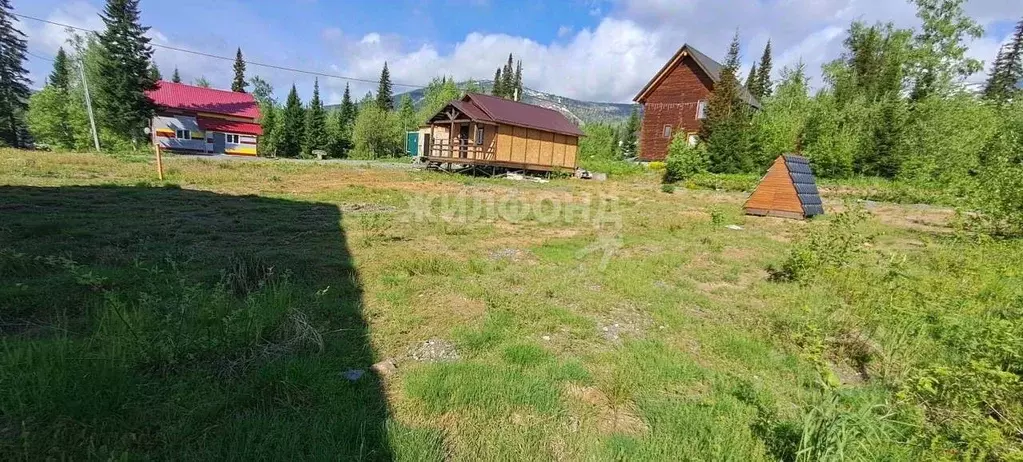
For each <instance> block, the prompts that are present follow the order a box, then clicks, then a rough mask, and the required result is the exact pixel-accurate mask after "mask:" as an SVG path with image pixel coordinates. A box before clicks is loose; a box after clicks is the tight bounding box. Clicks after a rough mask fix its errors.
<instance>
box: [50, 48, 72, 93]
mask: <svg viewBox="0 0 1023 462" xmlns="http://www.w3.org/2000/svg"><path fill="white" fill-rule="evenodd" d="M70 73H71V66H70V63H69V62H68V59H67V53H66V52H65V51H64V47H60V49H58V50H57V56H56V57H55V58H54V59H53V72H50V77H49V78H48V79H46V82H47V84H49V85H52V86H53V87H54V88H57V89H60V90H62V91H65V92H66V91H67V90H68V87H69V86H70V84H71V76H70Z"/></svg>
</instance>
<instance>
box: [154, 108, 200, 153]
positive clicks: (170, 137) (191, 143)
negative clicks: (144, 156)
mask: <svg viewBox="0 0 1023 462" xmlns="http://www.w3.org/2000/svg"><path fill="white" fill-rule="evenodd" d="M180 130H188V132H189V138H188V139H184V138H178V137H177V135H178V132H179V131H180ZM153 133H154V140H155V143H156V144H157V145H158V146H160V147H161V148H164V149H179V150H187V151H197V152H206V150H207V146H206V134H205V133H204V132H203V131H202V130H200V129H199V124H198V123H197V122H196V121H195V117H190V116H185V115H175V116H155V117H153Z"/></svg>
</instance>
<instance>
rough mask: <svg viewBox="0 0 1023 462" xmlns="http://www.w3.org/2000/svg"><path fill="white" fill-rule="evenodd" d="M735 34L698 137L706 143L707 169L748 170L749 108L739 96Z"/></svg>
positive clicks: (737, 38)
mask: <svg viewBox="0 0 1023 462" xmlns="http://www.w3.org/2000/svg"><path fill="white" fill-rule="evenodd" d="M738 71H739V34H738V32H736V34H735V37H734V38H733V39H732V43H731V45H730V46H729V47H728V56H727V58H726V59H725V64H724V67H723V68H722V69H721V75H720V78H719V79H718V81H717V83H715V84H714V91H713V92H712V93H711V97H710V101H709V102H708V104H707V118H706V119H705V120H704V121H703V128H702V131H701V138H702V139H703V140H705V141H706V142H707V154H708V157H709V158H710V170H711V171H713V172H716V173H738V172H743V171H748V170H751V169H752V165H751V164H752V161H751V159H750V158H749V157H750V127H749V125H750V112H751V111H750V108H749V106H748V105H747V103H746V102H745V101H743V100H742V97H741V96H740V87H739V85H740V84H739V80H738V78H736V74H737V72H738Z"/></svg>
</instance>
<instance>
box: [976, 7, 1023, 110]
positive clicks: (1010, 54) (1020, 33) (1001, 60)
mask: <svg viewBox="0 0 1023 462" xmlns="http://www.w3.org/2000/svg"><path fill="white" fill-rule="evenodd" d="M1021 81H1023V20H1020V22H1019V24H1017V25H1016V31H1015V32H1014V33H1013V36H1012V39H1011V40H1010V41H1009V43H1007V44H1005V46H1004V47H1002V48H1001V49H1000V50H999V51H998V58H997V59H995V65H994V68H993V69H992V71H991V76H990V77H989V78H988V81H987V84H986V85H985V87H984V97H985V98H987V99H989V100H992V101H997V102H1005V101H1008V100H1010V99H1013V98H1016V97H1018V95H1019V94H1020V93H1023V91H1021V90H1020V89H1019V85H1020V82H1021Z"/></svg>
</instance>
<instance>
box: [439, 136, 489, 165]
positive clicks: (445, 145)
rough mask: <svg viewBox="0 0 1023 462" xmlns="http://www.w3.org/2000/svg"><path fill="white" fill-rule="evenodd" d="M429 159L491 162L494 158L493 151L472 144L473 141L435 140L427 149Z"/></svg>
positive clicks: (483, 146)
mask: <svg viewBox="0 0 1023 462" xmlns="http://www.w3.org/2000/svg"><path fill="white" fill-rule="evenodd" d="M426 152H427V157H430V158H440V159H453V160H459V159H463V160H491V159H493V158H494V153H493V151H491V150H489V149H487V146H485V145H480V144H476V143H474V142H472V140H454V142H451V141H449V140H444V139H440V140H433V141H431V142H430V146H429V147H428V149H427V151H426Z"/></svg>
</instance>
